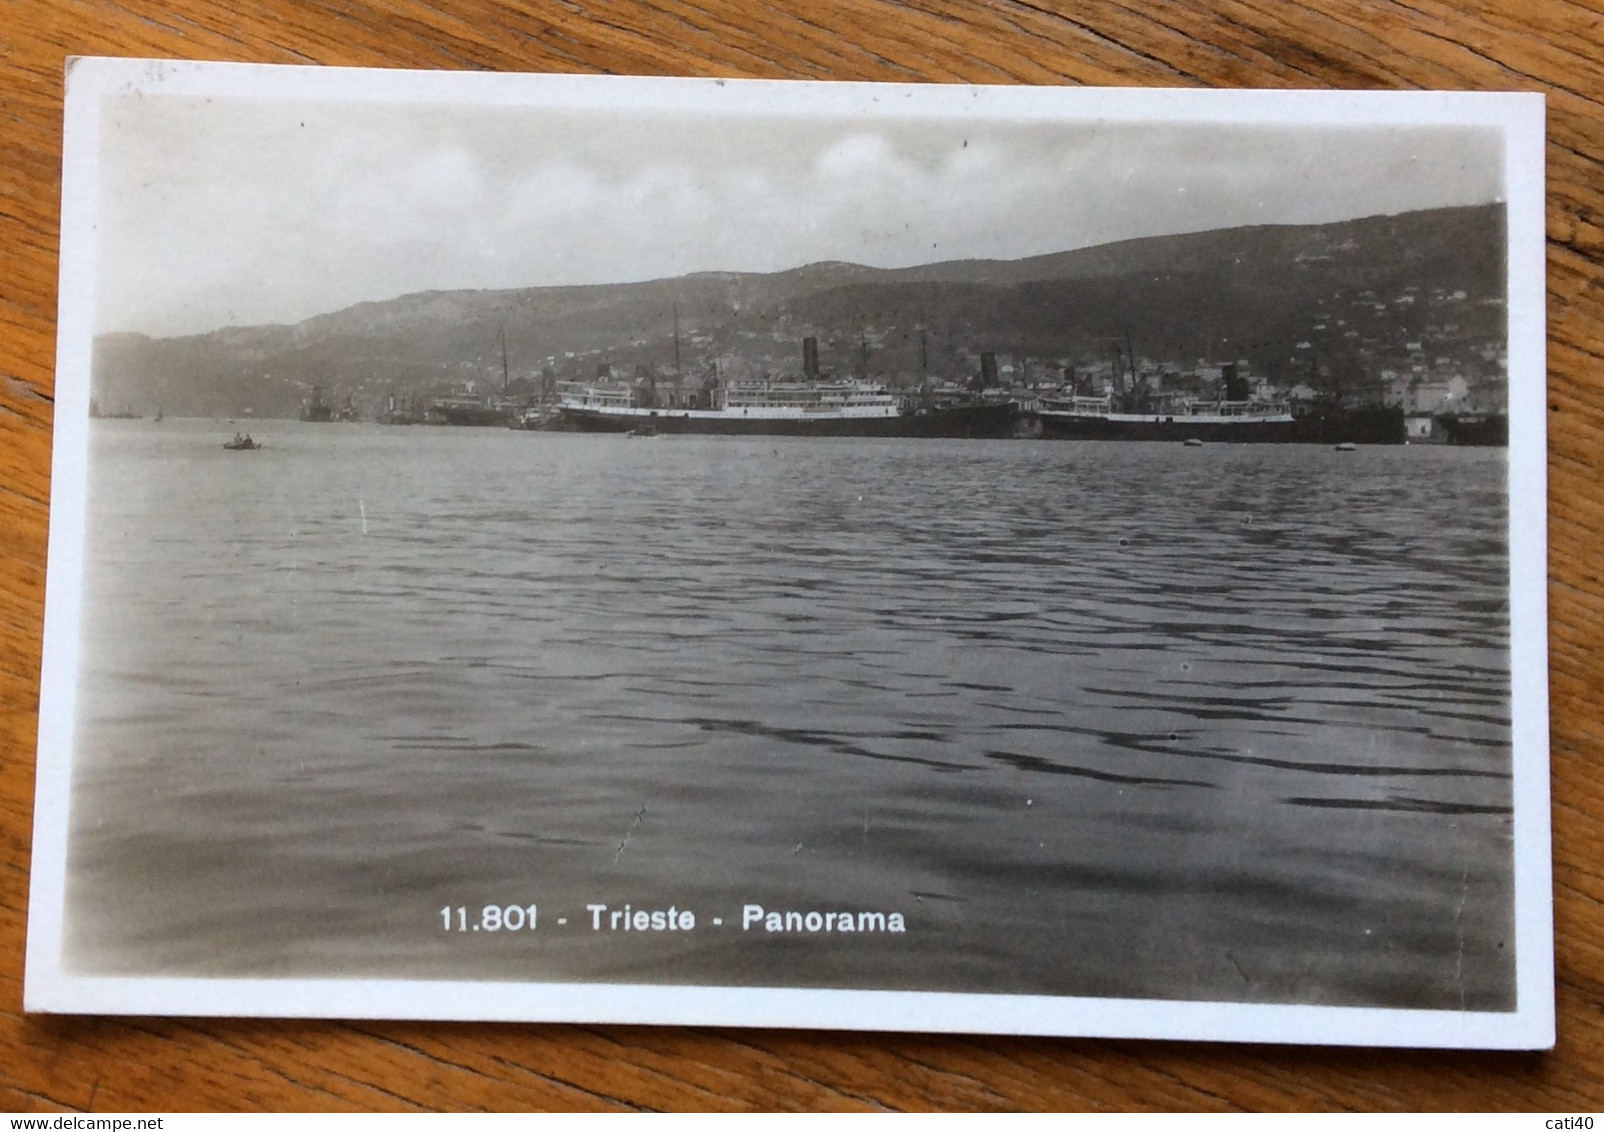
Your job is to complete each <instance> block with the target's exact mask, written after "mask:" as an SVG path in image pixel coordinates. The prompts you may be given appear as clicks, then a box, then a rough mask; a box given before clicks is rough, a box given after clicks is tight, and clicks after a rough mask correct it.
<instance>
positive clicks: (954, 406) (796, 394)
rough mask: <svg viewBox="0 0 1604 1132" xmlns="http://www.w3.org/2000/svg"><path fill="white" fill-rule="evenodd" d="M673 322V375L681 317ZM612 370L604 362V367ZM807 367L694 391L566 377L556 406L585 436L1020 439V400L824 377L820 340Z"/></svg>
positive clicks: (805, 350)
mask: <svg viewBox="0 0 1604 1132" xmlns="http://www.w3.org/2000/svg"><path fill="white" fill-rule="evenodd" d="M675 324H676V325H675V333H674V345H675V348H674V355H675V370H676V372H677V371H678V369H679V364H678V358H679V329H678V315H677V313H676V317H675ZM865 354H866V356H867V348H866V349H865ZM606 369H607V367H605V366H603V367H602V372H603V373H605V372H606ZM802 369H803V375H802V377H801V378H800V379H798V378H795V377H781V378H771V377H763V378H755V379H739V380H729V381H720V380H719V379H718V378H717V376H716V375H715V376H713V377H712V378H710V379H709V380H708V381H707V382H706V383H705V384H704V385H703V386H702V388H701V389H699V390H694V391H686V390H684V389H682V387H681V385H680V382H679V381H678V380H677V379H676V380H675V381H674V383H673V385H672V386H671V387H670V388H668V389H659V388H658V385H657V381H656V379H655V378H654V377H653V376H651V375H650V373H649V372H643V373H642V376H641V377H640V379H639V380H637V381H636V382H634V383H633V384H629V383H624V382H617V381H608V380H598V381H597V382H595V383H593V384H582V383H574V382H570V383H568V384H566V385H565V386H563V389H562V398H561V402H560V405H559V411H560V413H561V416H562V421H563V424H564V426H565V427H567V428H570V429H575V430H578V431H581V432H637V430H642V429H649V430H651V432H652V433H653V434H655V435H663V434H666V433H701V434H711V435H720V434H722V435H731V436H901V437H975V438H982V437H991V438H1005V437H1011V436H1013V435H1014V427H1015V424H1016V423H1017V421H1018V417H1019V405H1018V403H1017V402H1015V401H1011V400H1001V399H987V398H985V397H965V398H963V399H961V400H958V401H951V400H949V401H945V402H936V401H935V400H934V399H933V398H929V397H926V398H910V399H908V400H903V399H899V398H898V397H897V396H896V395H895V394H893V393H892V392H891V391H890V390H889V389H887V388H886V387H885V386H884V385H883V384H881V383H879V382H875V381H870V380H868V378H867V376H864V377H860V378H856V379H831V378H824V377H821V376H820V373H819V364H818V343H817V341H816V340H815V339H813V338H805V339H803V342H802ZM865 369H867V366H865ZM600 376H602V375H601V374H599V375H598V377H600ZM637 434H639V433H638V432H637Z"/></svg>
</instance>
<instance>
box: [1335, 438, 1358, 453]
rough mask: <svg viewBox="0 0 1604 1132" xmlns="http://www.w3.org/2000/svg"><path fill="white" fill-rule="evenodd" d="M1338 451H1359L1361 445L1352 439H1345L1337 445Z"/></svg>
mask: <svg viewBox="0 0 1604 1132" xmlns="http://www.w3.org/2000/svg"><path fill="white" fill-rule="evenodd" d="M1337 451H1338V452H1357V451H1359V446H1358V445H1357V444H1355V443H1354V442H1353V441H1351V440H1344V441H1343V442H1342V443H1341V444H1339V445H1337Z"/></svg>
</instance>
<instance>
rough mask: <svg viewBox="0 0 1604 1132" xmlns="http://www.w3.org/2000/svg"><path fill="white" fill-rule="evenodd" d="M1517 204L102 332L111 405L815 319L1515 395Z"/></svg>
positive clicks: (835, 366)
mask: <svg viewBox="0 0 1604 1132" xmlns="http://www.w3.org/2000/svg"><path fill="white" fill-rule="evenodd" d="M1504 263H1505V256H1504V209H1503V206H1502V205H1486V206H1477V207H1472V208H1455V209H1438V210H1432V211H1426V212H1413V213H1406V214H1402V215H1399V216H1386V217H1371V218H1367V219H1361V220H1352V221H1344V222H1341V223H1336V224H1323V225H1308V226H1273V227H1272V226H1265V227H1249V228H1233V229H1223V230H1218V231H1212V232H1202V233H1194V234H1188V235H1178V236H1159V237H1151V238H1146V239H1140V240H1129V241H1124V242H1121V243H1115V244H1107V245H1103V246H1100V247H1094V248H1086V249H1081V250H1077V251H1070V252H1060V253H1055V254H1051V255H1042V256H1034V257H1030V258H1027V259H1019V260H1008V261H999V260H958V261H949V262H944V263H935V264H928V265H921V266H918V267H911V268H904V269H897V270H882V269H876V268H869V267H862V266H858V265H854V264H845V263H817V264H809V265H807V266H803V267H798V268H795V269H792V270H789V271H783V272H778V273H774V274H743V273H699V274H695V275H687V276H683V277H680V278H676V279H660V280H653V281H648V282H641V283H619V284H606V285H598V286H585V287H534V288H525V289H518V290H502V291H437V292H426V293H421V294H413V295H403V296H401V297H399V298H395V299H390V300H386V301H382V302H368V303H360V304H357V305H356V306H353V307H349V308H347V309H345V310H342V311H337V312H333V313H330V314H325V315H319V316H317V317H315V318H311V319H307V320H306V321H304V322H301V323H298V324H296V325H294V326H253V327H231V328H227V329H223V330H218V331H215V332H212V333H209V334H202V335H195V336H190V337H182V338H168V339H155V338H148V337H145V336H143V335H137V334H108V335H103V336H101V337H100V338H99V339H97V341H96V349H95V365H94V393H95V396H96V397H97V399H98V400H99V401H100V403H101V404H103V405H108V406H122V405H130V406H133V407H134V408H136V409H141V410H144V411H147V412H148V411H151V410H152V409H153V408H154V407H155V406H158V405H159V406H162V407H163V409H164V411H165V412H167V413H169V414H180V415H207V416H237V415H241V414H243V413H246V412H250V413H253V414H254V415H257V416H291V415H294V414H295V412H296V411H297V410H298V408H299V406H300V405H301V404H302V403H303V402H304V401H305V399H306V398H307V396H308V395H309V393H310V391H311V389H312V388H313V387H314V386H316V387H319V388H320V389H321V390H322V392H323V394H324V395H325V396H326V397H327V398H329V399H330V400H336V401H343V400H344V399H345V398H347V397H350V398H352V399H353V400H354V401H355V402H356V403H357V404H358V406H359V407H364V408H367V407H371V406H376V405H377V404H378V403H379V402H380V401H381V400H382V399H383V398H384V397H385V396H386V395H387V394H390V393H396V394H403V393H420V392H426V391H428V390H431V389H443V388H446V387H449V386H450V385H451V384H453V383H455V382H459V381H462V380H465V379H477V380H479V381H480V382H481V383H483V382H486V381H489V382H491V383H492V384H499V382H500V379H501V346H500V341H501V338H502V336H503V335H504V337H505V342H506V348H507V356H508V362H509V365H510V369H511V371H512V375H513V377H514V378H517V377H519V376H528V375H532V374H537V373H539V372H541V370H543V369H545V368H547V367H550V368H551V369H553V370H554V371H555V372H556V374H557V376H558V377H559V378H560V379H564V380H566V379H573V378H586V377H591V376H594V375H595V374H596V372H597V367H598V366H600V365H604V364H605V365H609V366H611V367H613V369H614V371H615V372H625V373H628V372H633V370H634V368H635V367H637V366H650V367H653V368H655V369H657V370H658V371H660V372H672V370H673V367H674V328H675V320H676V313H677V318H678V325H679V330H680V365H681V368H682V370H683V372H685V373H686V374H688V375H691V376H693V377H698V376H700V375H702V374H704V373H706V372H708V371H709V369H710V368H711V367H712V365H713V364H714V362H715V361H717V363H718V365H719V366H720V368H721V372H726V373H730V372H753V373H758V372H796V370H797V369H798V368H799V365H800V351H801V346H800V342H801V339H802V338H803V337H804V336H807V335H814V336H816V337H817V338H818V339H819V343H820V361H821V364H822V365H823V366H824V368H825V369H827V370H835V371H838V372H843V373H845V372H858V371H859V370H860V369H861V368H862V367H863V366H864V365H865V361H864V357H865V354H867V363H866V364H867V368H868V371H869V372H870V373H871V374H873V375H875V376H877V377H880V378H884V379H886V380H890V381H899V380H901V381H910V380H914V379H915V378H917V376H918V375H919V374H920V373H921V372H923V369H924V367H925V366H926V365H928V370H929V372H930V373H932V374H933V375H936V376H941V377H947V376H951V377H959V378H963V377H967V376H968V375H969V374H970V373H972V372H973V371H974V368H975V364H976V361H975V360H976V358H977V357H978V355H979V354H980V353H981V352H982V351H995V352H996V353H998V355H999V356H1000V357H1004V358H1008V359H1019V358H1027V359H1030V362H1029V365H1030V367H1031V372H1032V373H1033V374H1034V373H1044V372H1045V373H1052V372H1056V371H1057V367H1061V366H1063V365H1072V366H1089V365H1090V366H1095V365H1097V364H1098V363H1099V362H1101V363H1103V364H1106V363H1107V361H1108V359H1109V358H1110V356H1111V354H1112V353H1113V352H1114V351H1115V350H1116V349H1122V350H1129V351H1133V352H1134V353H1135V354H1136V355H1137V356H1138V357H1141V358H1143V359H1147V360H1149V361H1151V362H1152V363H1154V364H1164V365H1171V366H1190V365H1193V364H1195V363H1197V362H1199V361H1214V362H1219V361H1227V360H1235V359H1238V358H1246V359H1248V360H1249V361H1250V362H1251V364H1252V366H1253V368H1254V370H1255V371H1256V372H1258V373H1261V374H1264V375H1266V376H1268V377H1270V378H1271V379H1272V380H1274V381H1277V382H1280V383H1284V384H1289V385H1290V384H1294V383H1299V382H1304V383H1310V382H1318V381H1340V383H1341V384H1342V385H1343V387H1345V388H1348V389H1359V390H1361V391H1362V392H1364V393H1366V394H1367V395H1368V394H1371V393H1373V392H1375V391H1376V390H1379V389H1380V387H1381V382H1382V375H1383V372H1384V371H1392V372H1395V373H1401V374H1403V375H1405V376H1408V375H1410V374H1413V375H1414V377H1415V378H1416V380H1440V379H1442V378H1444V377H1446V376H1448V375H1450V374H1452V375H1457V376H1460V377H1463V378H1464V379H1465V380H1466V381H1467V382H1468V383H1469V384H1470V386H1471V387H1472V388H1473V389H1474V390H1475V391H1476V392H1477V394H1478V396H1479V398H1480V399H1481V400H1482V401H1484V402H1497V403H1500V404H1501V403H1502V401H1503V397H1504V393H1503V388H1502V383H1503V380H1504V379H1503V372H1502V368H1501V362H1500V360H1499V355H1500V354H1501V351H1502V350H1503V347H1504V339H1505V311H1504V301H1503V300H1504V285H1505V266H1504Z"/></svg>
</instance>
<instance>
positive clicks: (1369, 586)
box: [26, 59, 1553, 1048]
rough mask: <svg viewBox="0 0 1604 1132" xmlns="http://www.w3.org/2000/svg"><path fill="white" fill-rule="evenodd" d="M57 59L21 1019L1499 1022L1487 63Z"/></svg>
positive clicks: (1523, 1009) (1520, 565)
mask: <svg viewBox="0 0 1604 1132" xmlns="http://www.w3.org/2000/svg"><path fill="white" fill-rule="evenodd" d="M67 92H68V93H67V105H66V135H65V169H64V192H63V217H62V257H61V272H62V274H61V314H60V352H59V359H58V369H57V397H56V432H55V439H56V447H55V469H54V477H55V478H54V494H53V513H52V516H51V536H50V574H49V585H48V591H49V592H48V608H47V615H46V638H45V665H44V674H43V690H42V709H41V718H40V728H39V765H38V804H37V810H36V816H35V832H34V838H35V841H34V856H33V877H32V903H31V908H30V915H29V928H28V963H27V982H26V1003H27V1007H28V1008H29V1009H31V1010H37V1011H57V1012H79V1013H141V1014H210V1015H216V1014H229V1015H240V1014H247V1015H299V1016H320V1017H365V1018H378V1017H386V1018H388V1017H405V1018H459V1019H507V1020H526V1021H548V1020H550V1021H562V1020H580V1021H592V1022H625V1023H689V1024H716V1025H754V1026H807V1027H839V1028H855V1029H908V1030H931V1031H972V1032H996V1033H1022V1034H1064V1035H1107V1036H1139V1037H1162V1038H1198V1039H1231V1040H1251V1041H1274V1042H1326V1043H1348V1044H1377V1045H1420V1046H1478V1047H1513V1048H1521V1047H1542V1046H1547V1045H1550V1044H1551V1043H1552V1041H1553V961H1552V931H1551V898H1550V877H1549V822H1548V786H1547V775H1548V769H1547V765H1548V754H1547V677H1546V664H1547V661H1546V607H1545V595H1544V578H1545V550H1544V546H1545V543H1544V537H1545V508H1544V500H1545V490H1544V468H1545V462H1544V420H1543V417H1544V414H1543V402H1544V327H1543V303H1544V284H1543V171H1542V160H1543V103H1542V100H1541V98H1540V97H1539V96H1536V95H1525V94H1508V95H1506V94H1435V93H1338V92H1240V91H1239V92H1225V91H1197V90H1188V91H1161V90H1121V91H1112V90H1079V89H1042V88H993V87H962V86H878V85H868V84H831V83H781V82H734V81H714V80H685V79H617V78H597V77H574V76H548V75H491V74H465V73H457V74H442V73H407V72H391V71H343V70H337V69H319V68H288V67H286V68H279V67H263V66H244V65H221V64H199V63H174V62H155V61H142V60H108V59H83V60H76V61H74V62H73V63H72V65H71V67H70V69H69V76H68V87H67Z"/></svg>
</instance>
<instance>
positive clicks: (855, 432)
mask: <svg viewBox="0 0 1604 1132" xmlns="http://www.w3.org/2000/svg"><path fill="white" fill-rule="evenodd" d="M1017 417H1018V409H1017V408H1016V407H1015V406H1014V405H1012V404H1004V405H975V406H963V407H960V408H953V409H933V410H930V411H928V412H915V413H902V414H899V415H897V416H874V417H868V416H864V417H849V416H835V415H828V416H827V415H824V414H819V415H816V416H812V417H809V416H745V417H743V416H738V415H736V414H734V413H712V412H708V411H706V410H703V411H700V412H699V411H696V410H673V409H664V410H661V411H659V412H646V413H643V412H640V411H638V410H637V411H635V412H630V413H609V412H607V411H605V410H601V409H581V408H573V407H569V406H564V407H563V410H562V419H563V421H564V422H566V424H567V425H568V426H569V427H571V428H574V429H577V430H578V431H581V432H629V431H630V430H631V429H635V428H640V427H641V426H643V425H650V426H651V427H653V428H654V429H656V431H657V432H658V433H660V434H662V433H671V434H691V435H698V436H881V437H928V438H937V437H949V438H959V439H962V438H976V439H981V438H1002V437H1009V436H1012V435H1013V433H1014V423H1015V420H1016V418H1017Z"/></svg>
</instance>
